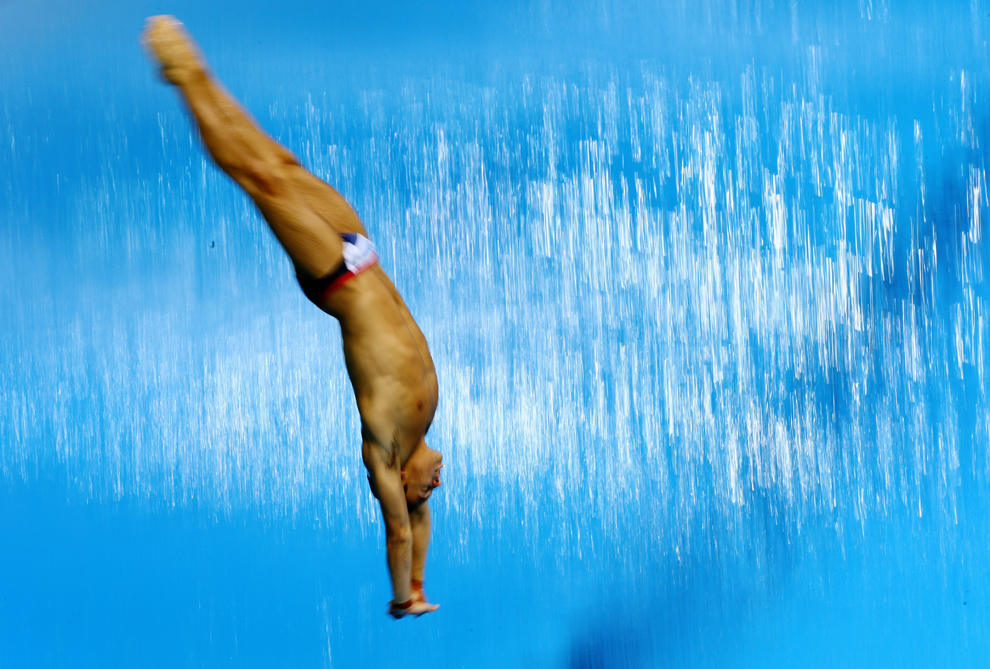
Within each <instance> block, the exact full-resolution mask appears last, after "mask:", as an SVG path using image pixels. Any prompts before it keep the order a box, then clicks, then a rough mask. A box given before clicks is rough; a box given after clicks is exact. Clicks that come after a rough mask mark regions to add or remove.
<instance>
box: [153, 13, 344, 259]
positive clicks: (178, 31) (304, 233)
mask: <svg viewBox="0 0 990 669" xmlns="http://www.w3.org/2000/svg"><path fill="white" fill-rule="evenodd" d="M141 39H142V42H143V43H144V45H145V47H146V48H147V50H148V52H149V53H150V54H151V56H152V57H153V58H154V59H155V60H156V61H157V62H158V63H159V65H161V72H162V76H163V77H164V78H165V79H166V81H169V82H170V83H172V84H175V85H176V86H177V87H178V88H179V90H180V91H181V93H182V96H183V98H184V99H185V101H186V103H187V104H188V105H189V110H190V111H191V112H192V115H193V118H194V119H195V121H196V126H197V127H198V128H199V132H200V135H201V136H202V138H203V143H204V144H206V148H207V150H208V151H209V152H210V155H211V156H212V157H213V159H214V160H215V161H216V163H217V165H218V166H219V167H220V168H221V169H222V170H223V171H224V172H226V173H227V174H229V175H230V176H231V177H232V178H233V179H234V180H235V181H236V182H237V183H238V184H239V185H240V186H241V187H242V188H243V189H244V190H245V191H247V193H248V195H250V196H251V198H252V199H253V200H254V202H255V204H256V205H257V206H258V209H260V210H261V213H262V214H263V215H264V217H265V220H267V221H268V224H269V225H270V226H271V228H272V231H273V232H274V233H275V236H276V237H277V238H278V240H279V242H281V244H282V246H283V247H284V248H285V250H286V252H288V254H289V256H290V257H291V258H292V260H293V262H294V263H295V264H296V265H297V267H301V268H303V269H304V270H306V271H307V272H309V274H311V275H312V276H313V277H322V276H324V275H326V274H327V273H329V272H330V271H331V270H332V269H333V268H335V267H336V266H337V265H339V264H340V261H341V258H342V257H343V247H342V242H341V239H340V236H339V234H337V229H341V228H343V229H347V228H349V227H353V226H354V225H357V226H360V222H359V221H357V216H356V215H355V214H354V212H353V210H352V209H351V208H350V206H349V205H348V204H347V203H346V201H344V199H343V198H342V197H340V195H339V194H337V193H336V191H333V189H330V187H329V186H326V188H327V189H329V191H331V192H332V194H335V195H336V200H334V198H332V197H326V193H325V192H323V193H321V195H323V196H324V197H323V199H324V200H325V202H320V203H319V204H321V205H324V206H321V207H320V211H319V213H318V212H317V211H316V210H315V209H314V207H313V206H312V205H313V202H312V201H311V200H312V199H313V198H312V197H307V195H308V193H307V188H304V187H300V184H306V186H307V187H309V189H310V190H311V189H312V188H311V186H310V184H311V181H312V180H315V181H319V180H318V179H316V177H314V176H312V175H310V174H309V173H306V172H305V170H303V168H302V167H301V166H300V165H299V163H298V161H297V160H296V158H295V156H293V155H292V153H291V152H290V151H289V150H288V149H286V148H285V147H284V146H282V145H281V144H279V143H278V142H276V141H275V140H273V139H272V138H271V137H269V136H268V135H266V134H265V133H264V132H263V131H262V130H261V129H260V128H259V127H258V125H257V124H256V123H255V122H254V120H253V119H251V117H250V116H249V115H248V114H247V112H246V111H244V109H243V108H241V106H240V104H238V102H237V100H235V99H234V98H233V97H232V96H231V95H230V94H229V93H228V92H227V91H226V90H224V88H223V87H222V86H221V85H220V83H219V82H218V81H217V80H216V79H215V78H214V77H213V75H212V74H211V73H210V71H209V69H208V67H207V65H206V61H205V59H204V58H203V56H202V54H200V52H199V49H198V48H197V46H196V43H195V42H194V41H193V39H192V37H190V36H189V34H188V33H187V32H186V30H185V28H184V27H183V25H182V23H180V22H179V21H177V20H176V19H174V18H172V17H170V16H155V17H152V18H150V19H148V22H147V24H146V25H145V29H144V33H142V35H141ZM299 171H301V172H304V173H305V176H303V175H300V174H299V173H298V172H299ZM320 183H322V182H320ZM323 185H324V186H325V184H323ZM324 210H325V211H324ZM327 216H329V217H331V218H330V219H328V218H326V217H327ZM335 216H338V217H340V218H342V219H344V220H343V223H340V224H336V223H338V222H336V221H333V220H332V218H333V217H335ZM349 218H350V219H354V221H355V222H352V221H350V220H348V219H349ZM335 228H336V229H335Z"/></svg>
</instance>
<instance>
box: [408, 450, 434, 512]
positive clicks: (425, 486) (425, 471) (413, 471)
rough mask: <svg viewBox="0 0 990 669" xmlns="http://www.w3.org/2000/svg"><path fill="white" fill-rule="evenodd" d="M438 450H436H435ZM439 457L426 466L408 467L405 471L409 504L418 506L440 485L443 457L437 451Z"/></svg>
mask: <svg viewBox="0 0 990 669" xmlns="http://www.w3.org/2000/svg"><path fill="white" fill-rule="evenodd" d="M434 452H436V451H434ZM436 455H437V458H436V459H435V460H434V461H433V462H430V463H428V464H427V465H426V466H420V467H415V468H408V469H407V470H406V471H405V472H404V475H405V478H404V481H403V483H404V484H405V485H404V487H405V491H406V502H407V503H408V504H409V506H418V505H420V504H422V503H423V502H425V501H426V500H428V499H429V498H430V496H431V495H433V491H434V490H436V489H437V488H439V487H440V470H441V469H443V457H442V456H441V455H440V454H439V453H437V454H436Z"/></svg>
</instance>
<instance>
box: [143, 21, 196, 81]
mask: <svg viewBox="0 0 990 669" xmlns="http://www.w3.org/2000/svg"><path fill="white" fill-rule="evenodd" d="M141 43H142V44H144V47H145V49H147V50H148V53H149V54H150V55H151V57H152V58H154V59H155V60H156V61H158V64H159V65H160V66H161V68H162V78H164V79H165V80H166V81H168V82H171V83H173V84H177V85H181V84H182V83H183V82H184V81H187V80H188V79H189V77H190V76H195V75H196V74H197V73H202V72H203V71H204V70H205V67H204V64H203V58H202V57H201V56H200V53H199V49H198V48H197V46H196V43H195V42H194V41H193V38H192V37H191V36H190V35H189V33H188V32H186V28H185V26H183V25H182V22H181V21H179V20H178V19H176V18H175V17H174V16H152V17H151V18H150V19H148V20H147V22H145V24H144V32H142V33H141Z"/></svg>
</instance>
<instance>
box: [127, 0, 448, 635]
mask: <svg viewBox="0 0 990 669" xmlns="http://www.w3.org/2000/svg"><path fill="white" fill-rule="evenodd" d="M141 38H142V42H143V43H144V45H145V47H146V48H147V50H148V52H149V54H150V55H151V57H152V58H154V59H155V60H156V61H157V63H158V65H160V67H161V73H162V77H163V78H164V79H165V80H166V81H167V82H169V83H171V84H174V85H175V86H176V87H177V88H178V90H179V92H180V93H181V95H182V98H183V99H184V100H185V102H186V104H187V105H188V108H189V111H190V112H191V114H192V116H193V118H194V120H195V121H196V125H197V127H198V128H199V132H200V136H201V137H202V139H203V143H204V144H205V145H206V148H207V150H208V151H209V153H210V155H211V156H212V157H213V159H214V160H215V161H216V163H217V165H218V166H219V167H220V169H222V170H223V171H224V172H226V173H227V174H229V175H230V176H231V178H233V179H234V181H236V182H237V183H238V184H239V185H240V186H241V188H243V189H244V190H245V192H247V194H248V195H249V196H250V197H251V199H252V200H254V203H255V205H257V207H258V209H259V210H260V211H261V213H262V215H263V216H264V217H265V220H266V221H268V225H269V226H270V227H271V229H272V232H274V233H275V237H276V238H278V241H279V242H280V243H281V244H282V247H283V248H284V249H285V250H286V252H287V253H288V254H289V257H290V258H291V259H292V262H293V263H294V264H295V266H296V271H297V272H298V273H299V274H300V275H301V276H308V277H310V278H321V277H324V276H327V275H329V274H330V273H331V272H333V271H334V270H336V269H337V268H338V267H340V265H341V263H342V262H343V246H342V240H341V237H340V234H341V233H349V232H356V233H360V234H362V235H364V236H367V232H366V231H365V229H364V226H363V225H362V224H361V221H360V219H359V218H358V216H357V214H356V213H355V212H354V210H353V209H352V208H351V206H350V205H349V204H348V203H347V201H346V200H345V199H344V198H343V197H342V196H341V195H340V193H338V192H337V191H336V190H334V189H333V188H332V187H331V186H329V185H328V184H327V183H325V182H324V181H322V180H320V179H319V178H317V177H316V176H314V175H313V174H311V173H310V172H309V171H307V170H306V169H304V168H303V167H302V166H300V164H299V161H298V160H296V158H295V156H293V155H292V153H290V152H289V151H288V150H287V149H286V148H285V147H283V146H282V145H281V144H279V143H277V142H276V141H275V140H273V139H272V138H271V137H269V136H268V135H266V134H265V133H264V132H263V131H262V130H261V129H260V128H259V127H258V125H257V124H256V123H255V122H254V120H253V119H251V117H250V116H249V115H248V114H247V112H246V111H245V110H244V109H243V108H242V107H241V106H240V104H238V102H237V101H236V100H235V99H234V98H233V97H232V96H231V95H230V94H229V93H228V92H227V91H226V90H224V88H223V87H222V85H221V84H220V82H219V81H217V80H216V78H215V77H214V76H213V75H212V73H211V72H210V71H209V69H208V67H207V64H206V61H205V59H204V58H203V56H202V54H201V53H200V51H199V49H198V47H197V46H196V44H195V42H194V41H193V39H192V37H191V36H190V35H189V34H188V33H187V32H186V30H185V28H184V27H183V25H182V24H181V23H180V22H179V21H177V20H176V19H174V18H172V17H170V16H156V17H153V18H150V19H148V22H147V24H146V25H145V30H144V32H143V34H142V36H141ZM319 307H320V308H321V309H323V310H324V311H325V312H326V313H328V314H330V315H331V316H333V317H335V318H336V319H337V320H338V321H339V322H340V331H341V335H342V338H343V348H344V361H345V363H346V365H347V372H348V374H349V375H350V378H351V385H352V386H353V388H354V396H355V399H356V400H357V407H358V412H359V413H360V414H361V437H362V448H361V454H362V457H363V460H364V465H365V467H366V468H367V470H368V480H369V483H370V484H371V488H372V491H373V492H374V493H375V496H376V497H377V498H378V501H379V503H380V504H381V509H382V515H383V516H384V519H385V534H386V541H387V553H388V568H389V573H390V575H391V578H392V593H393V599H392V602H391V603H390V608H389V613H391V614H392V615H393V616H395V617H396V618H400V617H402V616H404V615H422V614H423V613H429V612H430V611H435V610H436V609H437V608H438V606H437V605H436V604H429V603H427V601H426V598H425V596H424V595H423V590H422V583H423V568H424V565H425V563H426V552H427V549H428V547H429V542H430V509H429V506H428V503H427V500H428V499H429V497H430V495H431V494H432V491H433V489H434V488H436V487H437V486H439V485H440V469H441V467H442V466H443V465H442V456H441V455H440V453H438V452H437V451H434V450H433V449H431V448H429V447H428V446H427V445H426V442H425V441H424V437H425V435H426V431H427V430H428V429H429V427H430V423H431V422H432V420H433V414H434V413H435V412H436V408H437V392H438V389H437V375H436V370H435V369H434V367H433V358H432V357H430V351H429V349H428V348H427V345H426V338H425V337H424V336H423V333H422V332H421V331H420V329H419V327H418V326H417V325H416V322H415V321H414V320H413V317H412V315H411V314H410V313H409V309H408V308H407V307H406V304H405V302H403V301H402V297H400V296H399V292H398V291H397V290H396V289H395V286H394V285H393V284H392V281H391V280H390V279H389V278H388V276H386V274H385V272H384V271H383V270H382V268H381V266H380V265H379V264H378V263H375V264H374V265H373V266H372V267H370V268H368V269H366V270H364V271H363V272H361V273H360V274H358V275H357V276H355V277H353V278H352V279H351V280H349V281H347V282H346V283H344V284H343V285H341V286H340V287H339V288H337V289H335V290H334V291H333V292H331V293H330V294H329V295H327V296H326V298H325V301H324V302H322V303H321V304H319Z"/></svg>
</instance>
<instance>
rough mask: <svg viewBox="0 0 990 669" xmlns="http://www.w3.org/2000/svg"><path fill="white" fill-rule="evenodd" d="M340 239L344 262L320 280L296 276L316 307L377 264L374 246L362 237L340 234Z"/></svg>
mask: <svg viewBox="0 0 990 669" xmlns="http://www.w3.org/2000/svg"><path fill="white" fill-rule="evenodd" d="M340 239H341V240H342V241H343V242H344V260H343V262H342V263H341V264H340V266H339V267H337V269H335V270H334V271H332V272H330V273H329V274H327V275H326V276H324V277H322V278H320V279H310V278H309V277H305V276H301V275H299V274H298V273H297V274H296V280H297V281H299V287H300V288H302V290H303V293H305V294H306V297H308V298H309V299H310V301H311V302H313V303H314V304H316V305H317V306H319V305H320V303H321V302H323V301H324V300H325V299H326V298H327V295H329V294H330V293H332V292H333V291H335V290H336V289H338V288H340V287H341V286H342V285H344V284H345V283H347V282H348V281H350V280H351V279H353V278H354V277H356V276H357V275H358V274H360V273H361V272H363V271H364V270H366V269H368V268H369V267H371V266H372V265H374V264H375V263H376V262H378V252H377V251H376V250H375V245H374V244H372V243H371V240H370V239H368V238H367V237H365V236H364V235H361V234H358V233H356V232H346V233H341V235H340Z"/></svg>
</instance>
